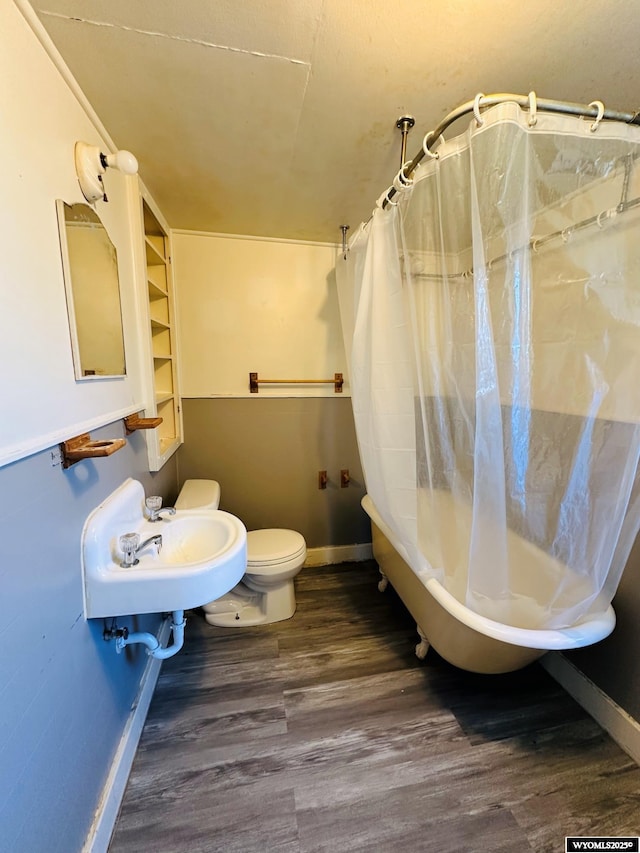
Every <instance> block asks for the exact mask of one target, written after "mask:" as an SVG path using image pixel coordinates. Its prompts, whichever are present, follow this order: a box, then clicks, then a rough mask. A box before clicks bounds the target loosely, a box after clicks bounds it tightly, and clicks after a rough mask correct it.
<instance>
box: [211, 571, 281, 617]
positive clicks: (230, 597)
mask: <svg viewBox="0 0 640 853" xmlns="http://www.w3.org/2000/svg"><path fill="white" fill-rule="evenodd" d="M202 609H203V610H204V618H205V619H206V620H207V622H208V623H209V624H210V625H217V626H218V627H220V628H241V627H249V626H251V625H268V624H271V623H272V622H283V621H284V620H285V619H291V617H292V616H293V614H294V613H295V612H296V597H295V589H294V586H293V580H292V579H291V580H286V581H283V582H282V583H281V584H279V585H277V586H273V587H271V588H270V589H269V590H268V591H267V592H260V591H257V590H254V589H250V588H249V587H248V586H247V585H246V584H245V583H244V582H243V581H240V583H239V584H238V585H237V586H235V587H234V588H233V589H232V590H231V591H230V592H227V593H226V594H225V595H223V596H221V597H220V598H217V599H216V600H215V601H212V602H211V603H210V604H205V605H204V607H203V608H202Z"/></svg>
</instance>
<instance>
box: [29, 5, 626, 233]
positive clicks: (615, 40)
mask: <svg viewBox="0 0 640 853" xmlns="http://www.w3.org/2000/svg"><path fill="white" fill-rule="evenodd" d="M32 5H33V7H34V9H35V11H36V13H37V15H38V17H39V18H40V21H41V22H42V24H43V25H44V27H45V29H46V30H47V31H48V33H49V35H50V36H51V38H52V40H53V42H54V43H55V45H56V47H57V48H58V50H59V51H60V53H61V54H62V56H63V58H64V59H65V61H66V63H67V65H68V66H69V68H70V69H71V71H72V73H73V74H74V76H75V78H76V79H77V81H78V83H79V84H80V86H81V88H82V89H83V91H84V93H85V94H86V96H87V97H88V99H89V101H90V102H91V104H92V105H93V107H94V109H95V110H96V112H97V113H98V115H99V116H100V118H101V119H102V122H103V124H104V125H105V127H106V128H107V130H108V132H109V133H110V134H111V136H112V138H113V139H114V141H115V142H116V144H117V145H118V146H119V147H121V148H128V149H130V150H131V151H133V152H134V154H135V155H136V157H137V158H138V160H139V162H140V174H141V177H142V179H143V181H144V183H145V184H146V186H147V187H148V189H149V190H150V192H151V194H152V195H153V197H154V198H155V200H156V201H157V203H158V205H159V206H160V208H161V209H162V211H163V213H164V214H165V216H166V218H167V220H168V222H169V224H170V225H171V226H172V227H173V228H183V229H193V230H198V231H216V232H225V233H233V234H250V235H265V236H273V237H286V238H294V239H304V240H319V241H330V242H337V241H338V240H339V238H340V237H339V226H340V225H341V224H343V223H349V224H350V225H351V228H352V229H354V228H355V227H356V226H357V225H358V223H359V222H360V221H361V220H362V219H366V218H367V217H368V215H369V213H370V211H371V209H372V207H373V206H374V203H375V199H376V198H377V197H378V195H379V194H380V193H381V192H382V191H383V190H384V189H385V188H386V187H387V186H388V185H389V183H390V182H391V180H392V178H393V176H394V174H395V172H396V171H397V169H398V166H399V157H400V134H399V131H398V130H397V129H396V127H395V123H396V120H397V118H398V117H399V116H401V115H403V114H406V113H409V114H411V115H414V116H415V118H416V126H415V128H414V130H413V131H412V132H411V134H410V136H409V143H408V153H409V155H411V156H413V154H415V152H416V151H417V150H418V148H419V146H420V145H421V142H422V137H423V135H424V134H425V133H426V132H427V131H428V130H430V129H431V128H433V127H434V126H435V125H436V124H437V123H438V121H439V120H440V119H441V118H442V117H443V116H444V115H445V114H446V113H447V112H449V111H450V110H451V109H453V108H454V107H456V106H458V105H459V104H460V103H462V102H464V101H468V100H471V99H473V97H474V96H475V94H476V93H477V92H479V91H483V92H485V93H487V94H489V93H492V92H517V93H527V92H529V91H530V90H532V89H534V90H535V91H536V92H537V94H538V96H539V97H541V98H552V99H562V100H569V101H576V102H584V103H589V102H590V101H593V100H594V99H596V98H597V99H600V100H602V101H604V103H605V104H606V106H607V107H612V108H617V109H621V110H629V111H633V110H635V109H636V108H638V107H639V106H640V92H639V91H638V87H639V85H640V51H638V49H637V45H638V36H640V15H638V6H637V0H581V2H580V3H568V2H562V0H560V2H558V0H529V2H528V3H522V2H520V0H517V1H516V0H484V2H479V0H439V2H434V0H430V2H429V0H396V2H391V3H390V2H388V0H179V2H173V0H138V2H133V3H132V2H131V0H32Z"/></svg>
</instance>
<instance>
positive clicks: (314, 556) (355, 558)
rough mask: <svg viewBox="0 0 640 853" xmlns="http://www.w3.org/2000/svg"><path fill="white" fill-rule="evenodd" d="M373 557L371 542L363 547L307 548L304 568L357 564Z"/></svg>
mask: <svg viewBox="0 0 640 853" xmlns="http://www.w3.org/2000/svg"><path fill="white" fill-rule="evenodd" d="M372 557H373V551H372V550H371V542H365V543H364V544H363V545H327V546H325V547H324V548H307V559H306V560H305V562H304V564H305V566H331V565H333V564H334V563H359V562H362V561H363V560H370V559H371V558H372Z"/></svg>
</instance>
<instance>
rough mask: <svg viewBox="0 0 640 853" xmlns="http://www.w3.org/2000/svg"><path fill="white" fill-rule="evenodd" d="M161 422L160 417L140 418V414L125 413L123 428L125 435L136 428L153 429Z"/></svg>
mask: <svg viewBox="0 0 640 853" xmlns="http://www.w3.org/2000/svg"><path fill="white" fill-rule="evenodd" d="M161 423H162V418H141V417H140V414H136V415H127V417H126V418H125V419H124V428H125V430H126V433H127V435H129V433H132V432H135V431H136V430H137V429H155V428H156V427H159V426H160V424H161Z"/></svg>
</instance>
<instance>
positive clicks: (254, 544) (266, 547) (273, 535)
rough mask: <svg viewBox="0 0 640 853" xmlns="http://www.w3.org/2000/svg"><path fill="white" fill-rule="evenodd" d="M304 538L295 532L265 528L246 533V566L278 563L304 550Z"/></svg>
mask: <svg viewBox="0 0 640 853" xmlns="http://www.w3.org/2000/svg"><path fill="white" fill-rule="evenodd" d="M306 547H307V546H306V543H305V541H304V537H303V536H301V535H300V533H298V532H296V531H295V530H283V529H281V528H275V527H272V528H267V529H266V530H250V531H249V532H248V533H247V566H251V565H262V566H264V565H268V564H269V563H280V562H282V561H283V560H290V559H291V558H292V557H297V556H298V555H299V554H301V553H303V552H304V551H305V550H306Z"/></svg>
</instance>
